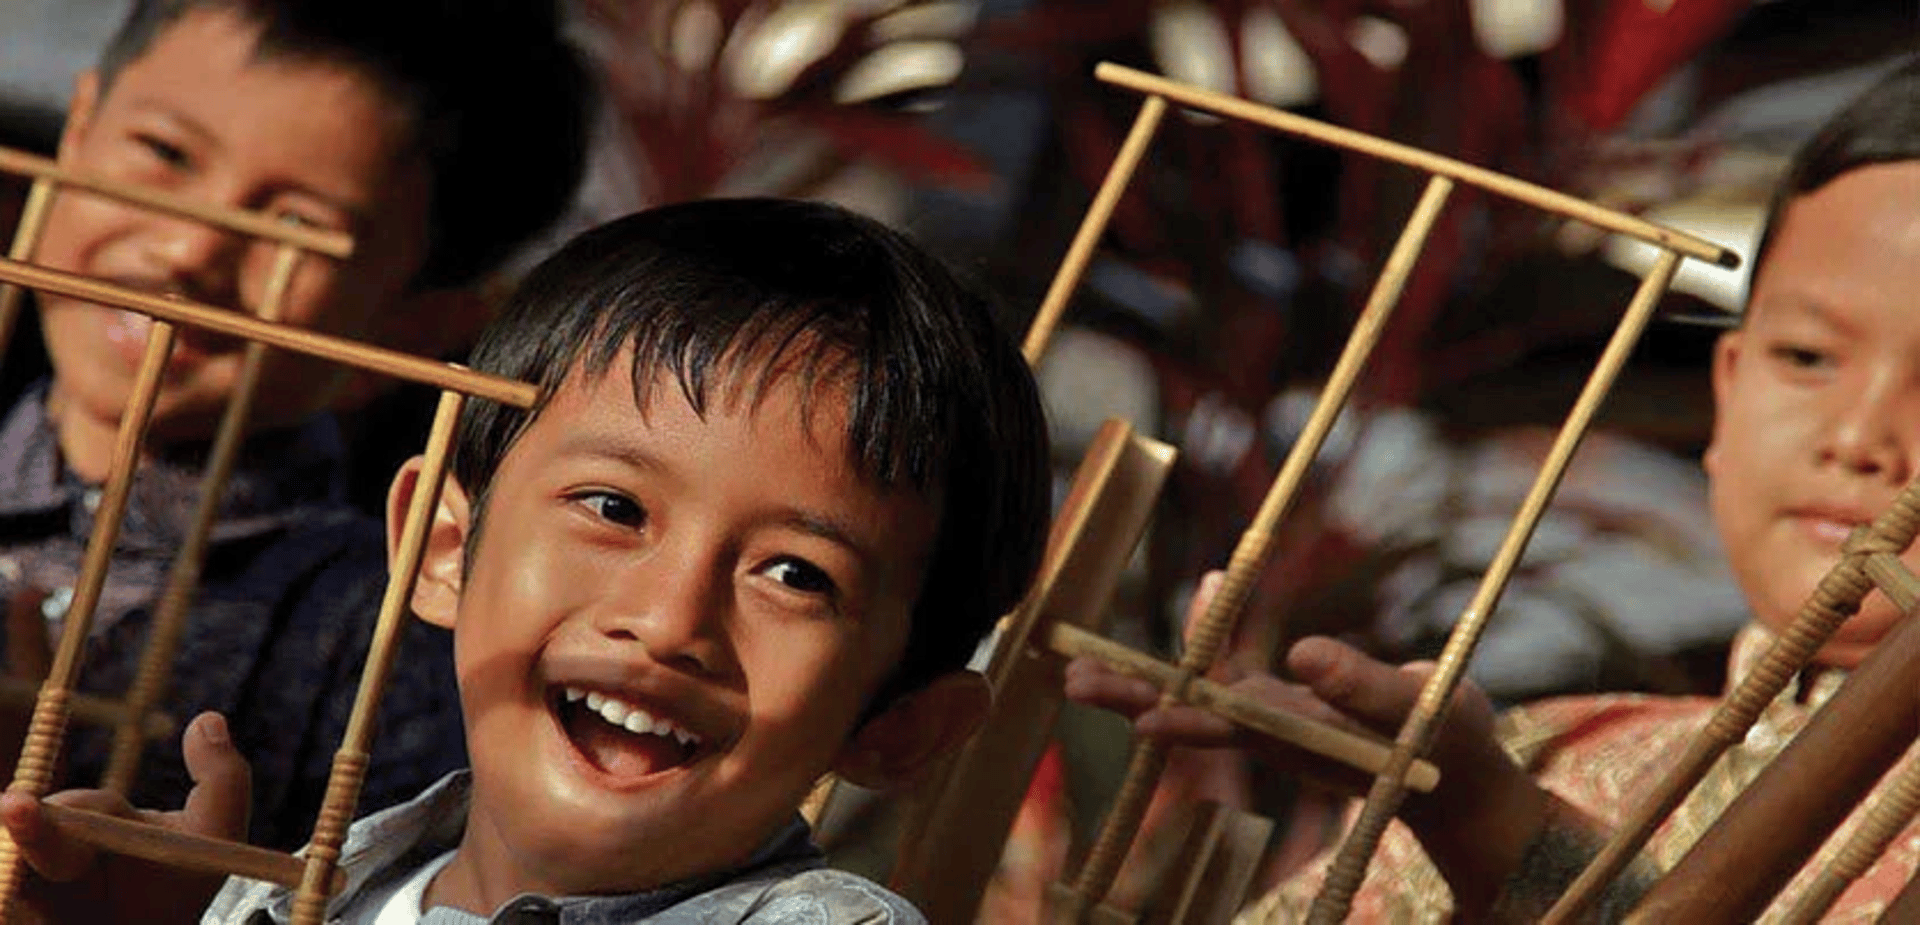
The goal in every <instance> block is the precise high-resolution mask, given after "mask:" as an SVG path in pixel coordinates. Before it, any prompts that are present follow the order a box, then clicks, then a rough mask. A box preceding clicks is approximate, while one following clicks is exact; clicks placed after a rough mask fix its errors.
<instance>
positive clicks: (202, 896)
mask: <svg viewBox="0 0 1920 925" xmlns="http://www.w3.org/2000/svg"><path fill="white" fill-rule="evenodd" d="M181 748H182V751H183V752H184V753H185V756H186V764H187V773H188V774H189V775H190V776H191V777H192V778H193V790H192V791H191V792H189V793H188V794H187V803H186V806H185V807H183V808H181V809H180V810H178V811H176V812H156V811H151V810H137V809H134V808H133V807H132V806H131V805H129V804H128V803H127V801H126V800H125V799H124V798H122V797H120V796H118V795H116V794H113V793H109V792H107V791H105V790H67V791H62V792H60V793H56V794H53V795H51V796H49V797H47V798H46V799H47V802H49V803H58V804H61V805H65V806H72V807H77V808H80V809H89V810H93V811H95V812H101V813H108V814H111V815H115V816H125V817H127V818H135V819H141V820H144V821H146V822H150V823H154V824H157V825H162V826H165V827H167V828H171V829H176V830H179V831H183V832H191V833H194V834H197V835H207V836H212V837H215V838H226V839H232V840H245V838H246V834H247V813H248V797H249V791H250V789H251V778H250V773H249V770H248V767H247V762H246V759H245V758H242V757H241V756H240V753H239V751H238V750H236V749H235V748H234V747H233V742H232V741H231V739H229V738H228V735H227V724H226V719H225V718H224V717H222V716H221V715H220V714H218V713H202V714H200V716H198V717H196V718H195V719H194V721H193V722H192V723H191V724H189V725H188V726H187V731H186V732H185V733H184V734H183V735H182V737H181ZM0 823H4V824H5V825H6V827H7V833H8V834H9V835H11V836H12V837H13V841H14V843H15V844H16V845H18V846H19V847H20V852H21V855H22V856H23V857H24V858H25V859H26V862H27V864H28V865H29V866H31V867H32V868H33V872H34V873H36V874H38V875H39V876H37V877H30V878H29V882H28V885H27V887H26V889H25V891H24V895H23V896H22V897H21V899H22V900H23V901H24V905H25V906H26V912H27V915H26V918H27V920H30V921H42V922H75V923H86V922H134V921H140V922H156V923H166V922H188V923H190V922H198V921H199V920H200V913H201V911H202V910H204V909H205V908H206V905H207V902H208V900H210V899H212V897H213V894H214V892H215V891H217V890H218V889H219V888H220V883H221V881H222V879H223V878H221V877H219V876H217V875H207V874H197V873H190V872H186V871H181V870H178V869H175V868H169V867H163V866H160V865H157V864H153V863H150V862H147V861H143V860H140V859H137V858H131V857H125V856H121V855H111V854H110V855H107V856H105V857H102V856H100V854H99V852H97V851H96V850H94V848H93V847H92V846H90V845H87V844H85V843H82V842H80V841H77V840H75V839H71V838H67V837H65V836H63V835H61V834H60V833H59V832H58V831H57V830H55V829H54V828H53V826H52V825H51V824H50V823H49V822H48V820H47V818H46V816H45V814H43V813H42V812H41V810H40V802H39V801H37V800H35V799H33V798H31V797H28V796H26V795H24V794H18V793H7V794H0Z"/></svg>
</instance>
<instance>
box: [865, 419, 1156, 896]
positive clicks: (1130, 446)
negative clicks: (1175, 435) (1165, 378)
mask: <svg viewBox="0 0 1920 925" xmlns="http://www.w3.org/2000/svg"><path fill="white" fill-rule="evenodd" d="M1173 456H1174V452H1173V449H1172V448H1171V447H1168V446H1166V445H1165V444H1162V443H1159V442H1157V441H1153V440H1149V439H1147V438H1144V437H1141V436H1139V435H1137V434H1135V433H1133V431H1132V428H1131V427H1130V426H1128V425H1127V424H1126V423H1125V422H1121V421H1108V422H1107V423H1106V424H1105V425H1104V426H1103V427H1102V428H1101V430H1100V433H1099V434H1098V435H1097V436H1096V438H1095V440H1094V442H1093V445H1092V447H1091V448H1089V450H1088V451H1087V455H1086V457H1085V458H1084V459H1083V460H1082V462H1081V464H1080V467H1079V469H1078V470H1077V471H1076V472H1075V474H1074V479H1073V488H1072V490H1071V492H1070V493H1069V494H1068V496H1067V499H1066V501H1065V503H1064V504H1063V505H1062V507H1061V510H1060V513H1059V515H1058V516H1056V517H1055V519H1054V524H1053V530H1052V533H1051V534H1050V536H1049V537H1048V544H1047V553H1046V556H1045V558H1044V560H1043V562H1042V565H1041V570H1040V574H1039V577H1038V578H1037V579H1036V580H1035V582H1034V585H1033V587H1032V589H1031V590H1029V591H1028V594H1027V597H1026V599H1025V600H1023V601H1022V602H1021V605H1020V606H1019V607H1018V608H1016V609H1015V611H1014V613H1013V614H1012V616H1011V618H1010V619H1009V621H1008V622H1007V625H1006V626H1005V628H1004V629H1003V630H1002V632H1001V634H1000V637H999V639H998V640H997V644H996V654H995V656H994V658H993V659H992V661H991V663H990V671H989V681H991V682H992V683H993V687H994V702H993V710H992V713H991V714H990V715H989V716H988V718H987V721H986V724H985V725H984V727H983V728H982V729H981V731H980V733H979V734H977V735H975V736H974V737H973V739H972V740H971V741H970V742H969V743H968V744H967V746H966V747H965V748H964V749H962V750H961V752H960V754H959V755H958V756H957V757H956V758H955V760H954V761H953V762H952V764H951V765H950V766H949V767H948V768H947V769H946V770H945V772H944V774H942V775H939V776H938V777H937V778H936V779H935V780H934V781H932V782H931V783H930V786H929V788H928V791H927V792H926V793H925V794H924V795H923V796H922V798H920V799H919V800H917V801H916V805H915V806H914V808H913V810H912V812H911V814H910V816H909V818H908V820H907V824H906V827H905V829H906V835H905V837H904V838H903V840H902V851H901V854H900V858H899V861H898V863H897V866H896V867H895V870H894V872H893V876H892V879H891V883H890V885H891V886H892V887H893V888H894V889H895V890H897V891H899V892H900V893H901V894H902V895H904V896H906V897H907V899H908V900H910V901H912V902H913V903H914V905H915V906H917V907H918V908H919V909H920V910H921V911H922V912H923V913H924V914H925V915H926V916H927V918H928V920H929V921H933V922H970V921H972V920H973V917H974V915H975V912H976V910H977V909H978V906H979V902H980V897H981V894H982V893H983V892H984V891H985V889H986V885H987V882H988V880H990V879H991V877H992V875H993V870H994V867H995V866H996V865H997V864H998V862H999V859H1000V852H1001V847H1002V845H1003V844H1004V843H1005V842H1006V838H1007V832H1008V830H1010V829H1011V828H1012V825H1013V818H1014V815H1015V814H1016V812H1017V811H1018V810H1019V807H1020V799H1021V797H1022V795H1023V794H1025V792H1026V787H1027V782H1028V781H1030V780H1031V779H1032V777H1033V770H1034V767H1035V766H1036V765H1037V764H1038V763H1039V761H1040V756H1041V754H1042V753H1043V752H1044V751H1045V749H1046V746H1047V742H1048V740H1049V738H1050V736H1051V733H1052V729H1053V723H1054V719H1055V718H1056V717H1057V716H1058V714H1059V710H1060V702H1061V697H1062V695H1061V678H1060V672H1061V668H1062V665H1063V663H1062V661H1061V660H1060V658H1059V657H1057V656H1055V655H1053V654H1052V653H1051V652H1048V651H1047V650H1046V648H1045V636H1044V635H1042V631H1043V629H1044V627H1045V626H1048V625H1057V624H1061V623H1068V624H1073V625H1076V626H1082V627H1089V628H1094V629H1098V628H1099V627H1100V626H1102V625H1103V624H1104V622H1105V620H1106V619H1107V616H1108V613H1107V604H1108V600H1109V599H1110V598H1111V597H1112V594H1113V589H1114V587H1115V585H1116V583H1117V582H1118V581H1119V576H1120V572H1121V570H1122V568H1123V567H1124V566H1125V564H1126V561H1127V559H1128V558H1129V556H1131V555H1132V551H1133V547H1134V546H1135V544H1136V543H1137V542H1138V541H1139V537H1140V535H1141V533H1142V532H1143V531H1144V530H1145V528H1146V524H1147V521H1148V519H1149V518H1150V515H1151V513H1152V510H1153V507H1154V503H1155V501H1156V499H1157V498H1158V496H1159V493H1160V487H1161V485H1162V483H1163V482H1164V481H1165V479H1166V477H1167V473H1168V471H1169V470H1170V469H1171V467H1172V464H1173Z"/></svg>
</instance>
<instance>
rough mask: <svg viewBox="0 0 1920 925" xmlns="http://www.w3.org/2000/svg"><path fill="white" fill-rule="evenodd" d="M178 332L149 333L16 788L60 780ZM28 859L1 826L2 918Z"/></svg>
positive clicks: (41, 788)
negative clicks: (89, 651)
mask: <svg viewBox="0 0 1920 925" xmlns="http://www.w3.org/2000/svg"><path fill="white" fill-rule="evenodd" d="M173 333H174V331H173V325H171V324H168V323H166V322H164V321H156V322H154V324H153V327H152V328H151V329H150V330H149V332H148V334H147V350H146V353H145V354H144V355H143V356H142V357H141V358H140V368H139V372H138V373H137V375H136V378H135V380H134V387H133V395H132V396H131V397H130V398H129V399H128V402H127V410H126V411H125V413H123V414H122V415H121V416H120V430H119V432H118V433H117V434H116V435H115V438H114V445H113V458H112V463H111V468H110V469H109V470H108V472H109V473H110V475H109V476H108V478H107V484H106V488H105V490H104V493H103V494H102V496H101V500H100V508H99V510H98V511H97V512H95V519H94V528H93V534H92V535H91V536H89V537H88V538H87V551H86V555H85V557H84V558H83V559H82V560H81V565H80V576H79V580H78V581H76V582H75V583H74V590H73V603H72V604H71V605H69V606H68V608H67V616H66V623H65V624H64V625H63V626H62V627H61V633H60V645H59V648H58V650H57V651H55V653H54V659H53V665H52V667H51V668H50V669H49V670H48V672H47V677H46V680H45V681H44V682H43V683H42V684H41V687H40V697H39V699H38V700H37V701H36V702H35V703H34V709H33V719H32V721H31V723H30V725H29V726H28V728H27V740H26V742H25V743H24V744H22V746H21V748H20V760H19V761H18V762H17V763H16V764H15V765H14V771H13V783H11V784H9V785H8V787H7V790H8V791H9V792H13V793H25V794H27V795H29V796H33V797H42V796H46V794H47V790H48V789H49V788H51V787H52V785H53V769H54V765H55V763H56V762H57V761H58V760H59V757H60V749H61V745H62V743H63V741H64V740H65V737H66V730H67V718H68V716H69V715H70V712H69V711H70V706H69V704H68V701H69V699H70V697H71V695H72V692H73V687H74V681H75V679H76V678H77V677H78V674H79V668H80V659H81V656H82V655H83V654H84V653H85V650H86V644H87V635H88V633H89V632H90V631H91V630H92V628H93V611H94V608H95V607H97V606H98V605H99V603H100V589H101V587H102V586H103V585H104V584H105V583H106V578H107V564H108V562H109V561H110V560H111V559H112V557H113V546H114V543H115V542H116V541H118V540H119V538H120V522H121V520H123V519H124V518H125V517H126V512H127V494H128V492H129V490H130V489H131V488H132V486H133V474H134V469H135V467H136V466H137V465H138V463H139V458H140V442H141V438H142V436H143V435H144V434H145V433H146V429H147V421H148V419H149V418H151V417H152V416H153V403H154V399H156V398H157V397H158V396H159V394H160V377H161V375H162V374H163V373H164V372H165V371H166V366H167V357H168V356H169V355H170V354H171V353H172V352H173ZM21 864H22V859H21V857H20V850H19V847H18V846H17V845H15V844H14V843H13V839H12V838H11V837H9V836H7V835H6V834H5V832H4V831H3V830H0V921H7V920H8V919H9V917H10V916H11V915H12V909H13V901H14V898H15V897H16V896H18V895H19V891H20V877H21V875H22V873H23V871H22V870H21Z"/></svg>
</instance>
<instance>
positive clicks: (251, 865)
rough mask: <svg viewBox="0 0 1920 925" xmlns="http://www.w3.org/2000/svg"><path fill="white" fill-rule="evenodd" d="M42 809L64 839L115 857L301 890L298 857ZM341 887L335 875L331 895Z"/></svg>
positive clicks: (48, 806) (341, 878) (86, 813)
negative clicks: (244, 878) (104, 851)
mask: <svg viewBox="0 0 1920 925" xmlns="http://www.w3.org/2000/svg"><path fill="white" fill-rule="evenodd" d="M40 809H41V811H42V812H44V813H46V814H47V819H48V821H49V822H52V823H53V827H54V829H55V830H57V831H59V832H60V833H61V834H62V835H65V836H67V837H69V838H76V839H79V840H80V841H84V842H86V843H87V844H90V845H93V846H95V847H98V848H103V849H106V850H107V851H111V852H113V853H115V854H124V855H128V856H131V857H140V858H146V859H148V860H153V861H158V862H160V863H163V864H167V865H169V866H172V867H180V868H184V869H187V870H193V871H199V872H201V873H207V874H231V875H234V876H239V877H246V878H248V879H250V880H261V881H265V882H267V883H278V884H280V885H281V886H285V887H288V888H293V887H297V886H299V885H300V877H301V875H302V874H303V873H304V872H305V865H304V864H302V863H301V861H300V859H299V858H297V857H295V856H293V855H291V854H283V853H281V852H278V851H270V850H268V849H266V848H256V847H254V846H253V845H246V844H241V843H240V842H233V841H226V840H224V839H219V838H208V837H206V836H204V835H193V834H190V833H187V832H181V831H177V830H174V829H166V828H161V827H160V826H156V825H152V824H150V823H145V822H138V821H135V820H132V819H122V818H120V817H118V816H109V815H107V814H105V813H96V812H93V811H92V810H86V809H76V808H74V807H71V806H62V805H60V804H58V803H45V802H43V803H41V804H40ZM345 884H346V876H345V875H344V874H341V873H339V872H337V871H336V872H335V876H334V879H333V891H334V892H339V890H340V888H341V887H342V886H344V885H345Z"/></svg>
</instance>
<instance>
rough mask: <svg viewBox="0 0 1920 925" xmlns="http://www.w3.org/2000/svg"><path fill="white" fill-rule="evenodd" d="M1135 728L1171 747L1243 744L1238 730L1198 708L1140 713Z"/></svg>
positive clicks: (1216, 746) (1177, 708) (1179, 708)
mask: <svg viewBox="0 0 1920 925" xmlns="http://www.w3.org/2000/svg"><path fill="white" fill-rule="evenodd" d="M1133 728H1135V729H1137V730H1139V732H1140V734H1141V735H1148V736H1154V737H1156V738H1159V739H1163V740H1165V741H1166V742H1167V744H1169V745H1186V746H1192V747H1195V748H1220V747H1222V746H1227V745H1238V744H1240V739H1239V738H1238V734H1239V730H1238V728H1237V727H1235V726H1234V725H1233V724H1232V723H1230V722H1228V721H1226V720H1224V719H1221V718H1220V717H1218V716H1215V715H1214V714H1212V713H1209V712H1207V711H1205V710H1202V709H1199V708H1197V707H1155V708H1153V709H1151V710H1148V711H1147V712H1145V713H1142V714H1140V718H1139V719H1137V720H1135V721H1134V723H1133Z"/></svg>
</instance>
